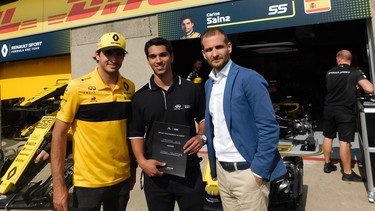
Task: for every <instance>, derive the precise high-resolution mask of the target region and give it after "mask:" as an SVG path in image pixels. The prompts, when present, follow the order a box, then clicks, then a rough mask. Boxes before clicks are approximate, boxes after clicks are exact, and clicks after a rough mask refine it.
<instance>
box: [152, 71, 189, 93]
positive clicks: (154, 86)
mask: <svg viewBox="0 0 375 211" xmlns="http://www.w3.org/2000/svg"><path fill="white" fill-rule="evenodd" d="M181 83H182V80H181V77H180V76H179V75H176V74H173V83H172V85H171V87H174V86H181ZM148 88H149V89H151V90H158V89H161V88H160V87H159V86H158V85H157V84H156V83H155V81H154V74H152V75H151V77H150V80H149V82H148Z"/></svg>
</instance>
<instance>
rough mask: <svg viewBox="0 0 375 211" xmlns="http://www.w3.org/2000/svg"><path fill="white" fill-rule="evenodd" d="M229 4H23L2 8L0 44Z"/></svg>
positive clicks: (92, 0)
mask: <svg viewBox="0 0 375 211" xmlns="http://www.w3.org/2000/svg"><path fill="white" fill-rule="evenodd" d="M224 1H228V0H194V1H191V0H22V1H17V2H14V3H10V4H6V5H3V6H0V40H5V39H11V38H15V37H21V36H26V35H32V34H40V33H45V32H50V31H56V30H61V29H67V28H74V27H78V26H85V25H92V24H97V23H102V22H109V21H114V20H121V19H126V18H130V17H136V16H143V15H147V14H155V13H160V12H165V11H172V10H176V9H182V8H188V7H195V6H200V5H206V4H213V3H220V2H224Z"/></svg>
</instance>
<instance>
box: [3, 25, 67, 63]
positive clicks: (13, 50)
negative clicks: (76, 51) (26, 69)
mask: <svg viewBox="0 0 375 211" xmlns="http://www.w3.org/2000/svg"><path fill="white" fill-rule="evenodd" d="M0 47H1V54H0V62H8V61H16V60H24V59H33V58H41V57H48V56H56V55H64V54H69V53H70V33H69V30H64V31H56V32H51V33H45V34H40V35H34V36H29V37H23V38H17V39H10V40H6V41H0Z"/></svg>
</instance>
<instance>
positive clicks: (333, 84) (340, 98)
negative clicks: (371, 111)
mask: <svg viewBox="0 0 375 211" xmlns="http://www.w3.org/2000/svg"><path fill="white" fill-rule="evenodd" d="M363 79H366V75H365V74H364V73H363V72H362V71H361V70H357V69H355V68H354V67H351V66H350V65H347V64H340V65H338V66H336V67H334V68H332V69H331V70H329V71H328V72H327V74H326V86H327V94H326V97H325V102H324V111H323V135H324V136H325V137H328V138H332V139H333V138H336V133H337V132H338V134H339V140H340V141H346V142H353V141H354V134H355V131H356V116H355V102H356V85H357V83H358V82H359V81H360V80H363Z"/></svg>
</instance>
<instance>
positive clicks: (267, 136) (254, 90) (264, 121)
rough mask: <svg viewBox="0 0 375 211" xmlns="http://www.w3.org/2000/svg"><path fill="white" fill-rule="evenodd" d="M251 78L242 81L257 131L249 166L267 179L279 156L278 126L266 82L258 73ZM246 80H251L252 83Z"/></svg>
mask: <svg viewBox="0 0 375 211" xmlns="http://www.w3.org/2000/svg"><path fill="white" fill-rule="evenodd" d="M251 78H252V79H246V81H247V82H245V80H244V81H243V87H244V89H245V90H246V91H245V92H246V93H247V94H246V96H247V100H248V102H249V104H250V107H251V108H250V109H252V111H251V112H253V115H254V120H255V125H256V127H257V131H258V143H257V150H256V153H255V156H254V159H253V161H252V163H251V164H250V168H251V170H252V171H253V172H254V173H255V174H257V175H259V176H260V177H262V178H264V179H266V180H268V179H269V177H270V175H271V173H272V169H273V168H274V166H275V165H276V163H277V162H278V161H279V158H280V154H279V152H278V149H277V147H278V144H279V130H280V126H279V124H278V122H277V121H276V116H275V111H274V109H273V106H272V102H271V99H270V97H269V93H268V84H267V82H266V81H265V79H264V78H263V77H262V76H260V75H259V74H255V75H254V76H251ZM248 81H252V83H249V82H248Z"/></svg>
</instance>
